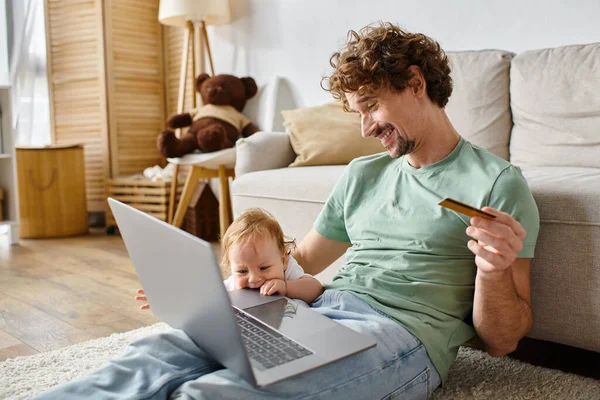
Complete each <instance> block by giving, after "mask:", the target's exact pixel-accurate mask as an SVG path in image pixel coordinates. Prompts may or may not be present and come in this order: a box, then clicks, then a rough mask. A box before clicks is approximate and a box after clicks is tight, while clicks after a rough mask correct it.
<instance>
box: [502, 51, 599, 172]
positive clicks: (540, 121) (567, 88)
mask: <svg viewBox="0 0 600 400" xmlns="http://www.w3.org/2000/svg"><path fill="white" fill-rule="evenodd" d="M599 71H600V43H596V44H588V45H575V46H565V47H559V48H554V49H544V50H536V51H528V52H525V53H522V54H519V55H517V56H516V57H515V58H514V59H513V61H512V66H511V71H510V79H511V80H510V93H511V109H512V114H513V121H514V127H513V131H512V136H511V142H510V153H511V161H512V162H513V163H514V164H517V165H523V166H525V165H532V166H571V167H595V168H600V112H598V110H600V95H598V93H600V79H598V78H599V77H600V73H599Z"/></svg>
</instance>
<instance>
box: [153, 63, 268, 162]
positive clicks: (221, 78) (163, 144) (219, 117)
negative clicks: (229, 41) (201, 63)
mask: <svg viewBox="0 0 600 400" xmlns="http://www.w3.org/2000/svg"><path fill="white" fill-rule="evenodd" d="M196 90H197V91H198V92H199V93H200V96H201V98H202V103H203V104H204V105H203V106H201V107H198V108H195V109H193V110H190V111H188V112H186V113H183V114H176V115H173V116H172V117H170V118H169V120H168V121H167V129H166V130H165V131H163V132H162V133H161V134H160V135H159V136H158V139H157V145H158V150H159V151H160V153H161V154H162V155H163V156H164V157H166V158H172V157H181V156H183V155H185V154H188V153H192V152H193V151H195V150H197V149H200V150H201V151H203V152H213V151H218V150H223V149H227V148H230V147H233V146H234V145H235V142H236V141H237V140H238V139H239V138H240V137H248V136H250V135H252V134H254V133H256V132H258V128H257V127H256V125H254V124H253V123H252V122H251V121H250V120H249V119H248V118H246V117H245V116H244V115H243V114H242V112H241V111H242V110H243V109H244V107H245V106H246V101H247V100H248V99H250V98H252V97H253V96H254V95H255V94H256V92H257V91H258V88H257V86H256V82H255V81H254V79H253V78H250V77H245V78H238V77H236V76H233V75H226V74H221V75H215V76H213V77H210V76H209V75H208V74H205V73H203V74H200V75H199V76H198V77H197V78H196ZM188 126H189V127H190V128H189V129H188V131H187V132H186V133H185V134H184V135H183V136H182V137H181V138H177V137H176V136H175V132H174V130H175V129H178V128H185V127H188Z"/></svg>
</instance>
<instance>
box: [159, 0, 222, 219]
mask: <svg viewBox="0 0 600 400" xmlns="http://www.w3.org/2000/svg"><path fill="white" fill-rule="evenodd" d="M230 15H231V13H230V9H229V0H195V1H190V0H161V1H160V6H159V11H158V20H159V21H160V23H161V24H163V25H170V26H179V27H181V26H185V32H184V35H183V49H182V51H183V54H182V56H181V70H180V72H179V95H178V98H177V111H176V112H177V113H178V114H180V113H183V106H184V100H185V88H186V82H187V79H188V76H187V72H188V57H189V56H190V48H191V53H192V74H191V75H192V76H191V79H192V81H194V80H195V79H196V76H197V75H198V74H199V73H200V72H203V71H197V68H198V67H199V66H200V65H198V62H197V61H198V60H200V58H199V57H198V55H199V51H198V50H199V47H200V45H201V44H203V45H204V48H205V49H206V55H207V56H208V61H209V64H210V72H211V75H212V76H214V75H215V69H214V65H213V59H212V53H211V51H210V44H209V42H208V34H207V31H206V25H218V24H226V23H228V22H229V21H230V20H231V17H230ZM196 23H199V25H200V36H201V37H202V43H200V42H198V41H197V38H196ZM200 64H202V63H200ZM192 86H194V85H193V84H192ZM196 99H197V95H194V96H192V108H196V106H197V100H196ZM180 134H181V129H178V130H177V132H176V135H177V136H180ZM178 174H179V164H175V169H174V172H173V179H172V181H171V193H170V196H171V197H170V200H169V214H168V216H167V220H168V222H169V223H171V221H172V220H173V214H174V210H175V199H176V195H177V179H178Z"/></svg>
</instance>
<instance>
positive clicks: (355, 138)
mask: <svg viewBox="0 0 600 400" xmlns="http://www.w3.org/2000/svg"><path fill="white" fill-rule="evenodd" d="M281 114H282V115H283V119H284V120H285V125H286V127H287V130H288V132H289V134H290V141H291V144H292V148H293V149H294V152H295V153H296V154H297V157H296V160H295V161H294V162H293V163H291V164H290V167H300V166H309V165H345V164H348V163H349V162H350V161H352V160H353V159H355V158H356V157H361V156H366V155H370V154H375V153H381V152H383V151H385V148H384V147H383V146H382V145H381V142H380V141H379V140H377V139H374V138H363V137H362V136H361V134H360V117H359V115H358V114H354V113H347V112H345V111H344V110H343V108H342V106H341V104H339V103H328V104H324V105H322V106H317V107H307V108H299V109H295V110H284V111H282V112H281Z"/></svg>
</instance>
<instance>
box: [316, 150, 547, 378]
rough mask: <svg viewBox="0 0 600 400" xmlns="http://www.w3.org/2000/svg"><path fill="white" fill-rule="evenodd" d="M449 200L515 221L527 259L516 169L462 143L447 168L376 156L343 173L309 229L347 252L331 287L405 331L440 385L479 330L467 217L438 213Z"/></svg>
mask: <svg viewBox="0 0 600 400" xmlns="http://www.w3.org/2000/svg"><path fill="white" fill-rule="evenodd" d="M446 197H452V198H454V199H456V200H459V201H462V202H464V203H467V204H470V205H473V206H475V207H484V206H486V205H487V206H490V207H494V208H496V209H499V210H502V211H504V212H507V213H509V214H511V215H512V216H513V217H514V218H515V219H517V220H518V221H519V222H520V223H521V225H523V227H524V228H525V230H526V231H527V237H526V239H525V241H524V243H523V251H521V253H520V254H519V257H520V258H532V257H533V252H534V247H535V242H536V239H537V235H538V230H539V215H538V210H537V206H536V204H535V201H534V199H533V196H532V195H531V192H530V190H529V187H528V185H527V182H526V180H525V178H524V177H523V175H522V174H521V170H520V169H519V168H518V167H516V166H513V165H511V164H510V163H509V162H507V161H505V160H503V159H501V158H499V157H496V156H495V155H493V154H491V153H489V152H487V151H485V150H483V149H482V148H480V147H477V146H475V145H472V144H471V143H470V142H468V141H466V140H464V139H462V138H461V139H460V141H459V143H458V145H457V146H456V148H455V149H454V150H453V151H452V152H451V153H450V154H449V155H448V156H447V157H446V158H444V159H443V160H441V161H439V162H437V163H434V164H431V165H427V166H425V167H422V168H419V169H416V168H413V167H412V166H411V165H410V164H409V163H408V161H407V159H406V157H400V158H397V159H393V158H391V157H390V156H389V155H388V153H387V152H386V153H380V154H375V155H371V156H367V157H361V158H357V159H355V160H354V161H352V162H351V163H350V164H349V165H348V166H347V168H346V169H345V170H344V173H343V174H342V176H341V178H340V179H339V180H338V182H337V183H336V185H335V188H334V189H333V192H332V193H331V195H330V197H329V199H328V200H327V203H326V204H325V207H324V208H323V210H322V211H321V214H320V215H319V217H318V218H317V220H316V222H315V224H314V227H315V229H316V230H317V232H319V233H320V234H321V235H323V236H325V237H326V238H328V239H332V240H336V241H339V242H347V243H352V247H350V248H349V249H348V251H347V252H346V262H345V264H344V265H343V266H342V267H341V268H340V270H339V271H338V273H337V274H336V275H335V277H334V278H333V282H332V283H331V284H329V285H327V288H329V289H336V290H345V291H349V292H352V293H354V294H355V295H357V296H358V297H360V298H362V299H364V300H365V301H367V302H368V303H369V304H370V305H372V306H373V307H375V308H376V309H378V310H380V311H382V312H384V313H385V314H387V315H389V316H390V317H392V318H393V319H395V320H397V321H399V322H400V323H402V324H403V325H404V326H405V327H406V328H407V329H408V330H409V331H410V332H411V333H412V334H413V335H415V336H416V337H417V338H419V340H421V342H422V343H423V344H424V345H425V347H426V349H427V352H428V354H429V357H430V358H431V360H432V362H433V364H434V365H435V367H436V369H437V370H438V372H439V374H440V376H441V377H442V380H443V381H445V380H446V379H447V376H448V369H449V368H450V364H451V363H452V362H453V361H454V359H455V358H456V354H457V352H458V348H459V346H460V345H461V344H463V343H464V342H466V341H467V340H469V339H471V338H472V337H473V336H474V334H475V331H474V329H473V327H472V326H471V325H470V324H469V323H468V318H469V317H470V316H471V313H472V310H473V296H474V293H475V275H476V271H477V267H476V265H475V256H474V255H473V253H472V252H471V251H470V250H469V249H468V248H467V242H468V241H469V240H470V239H471V238H470V237H469V236H467V234H466V232H465V230H466V228H467V226H468V225H469V220H470V218H469V217H467V216H464V215H462V214H458V213H456V212H454V211H452V210H449V209H446V208H443V207H440V206H438V205H437V204H438V203H439V202H440V200H442V199H444V198H446Z"/></svg>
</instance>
